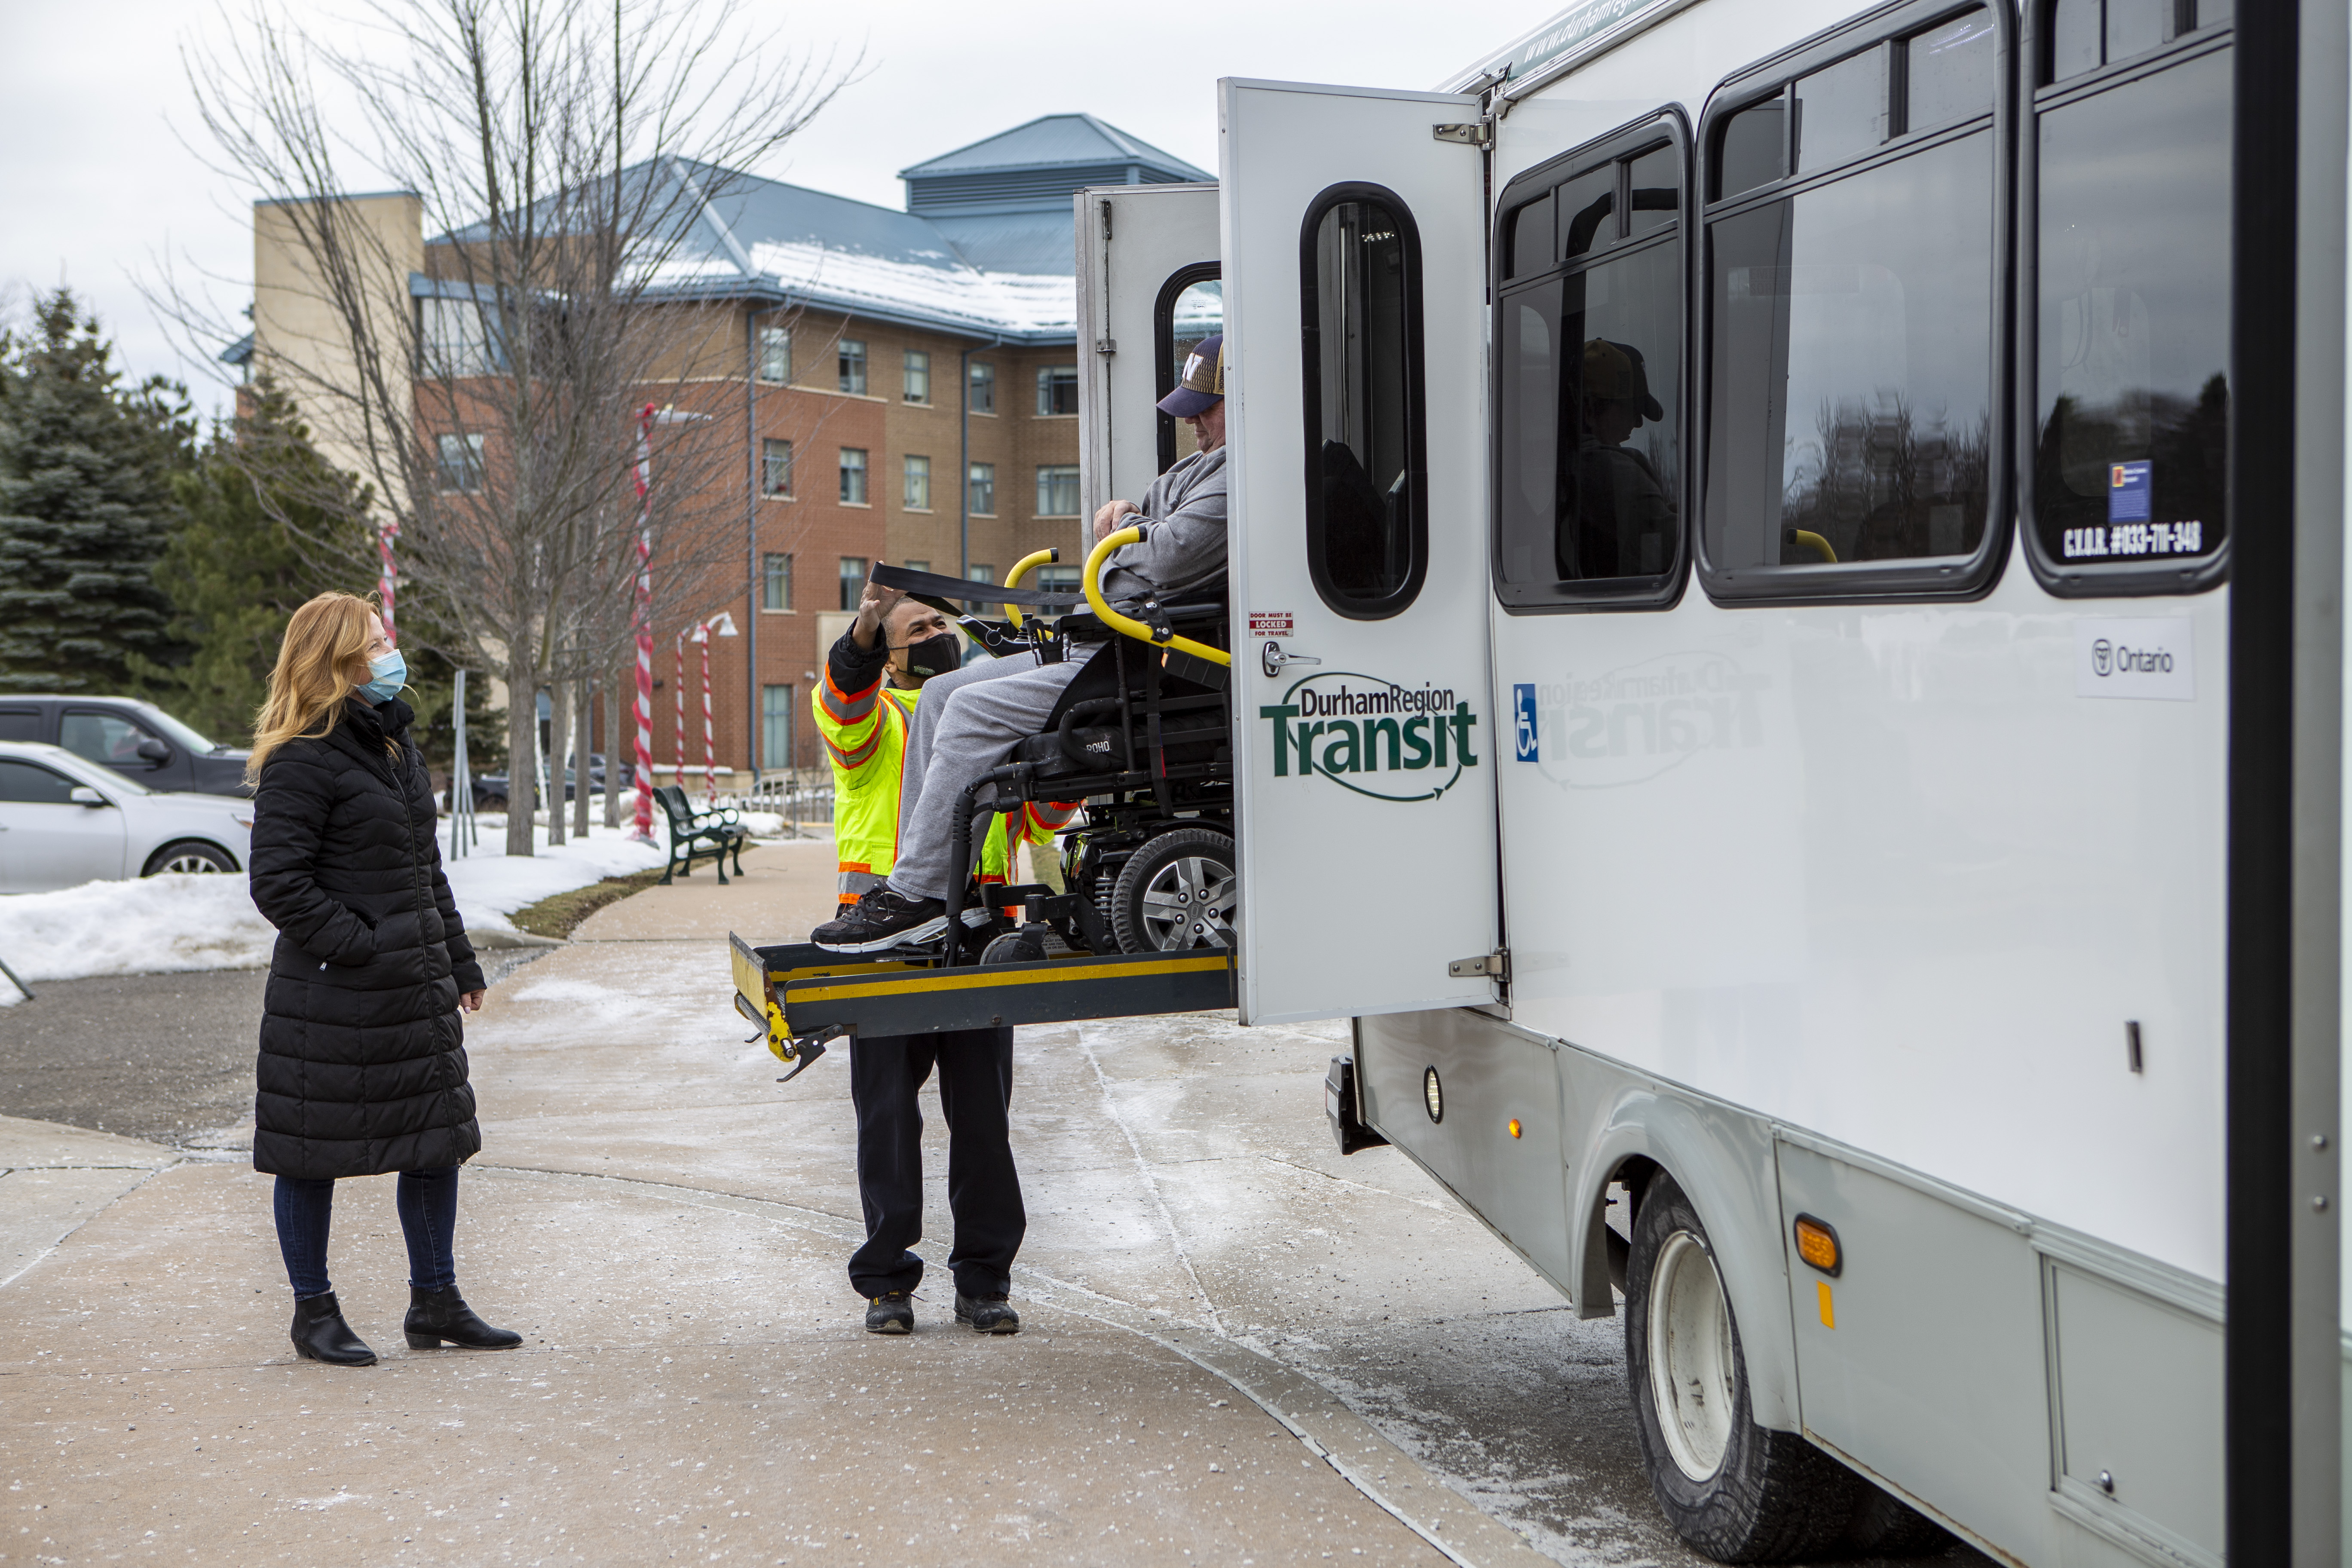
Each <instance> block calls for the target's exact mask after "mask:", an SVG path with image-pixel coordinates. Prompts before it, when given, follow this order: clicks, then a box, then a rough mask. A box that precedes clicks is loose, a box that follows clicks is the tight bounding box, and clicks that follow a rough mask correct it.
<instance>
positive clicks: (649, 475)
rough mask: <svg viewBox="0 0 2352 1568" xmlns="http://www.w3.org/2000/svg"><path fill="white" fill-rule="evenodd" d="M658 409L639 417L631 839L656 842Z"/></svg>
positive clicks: (636, 471) (636, 476) (651, 408)
mask: <svg viewBox="0 0 2352 1568" xmlns="http://www.w3.org/2000/svg"><path fill="white" fill-rule="evenodd" d="M653 428H654V405H652V404H650V403H648V404H646V408H645V412H644V413H643V414H641V415H639V416H638V417H637V461H636V467H635V472H634V473H633V475H632V477H633V478H634V479H635V480H636V483H637V506H638V521H637V768H636V773H637V777H636V785H637V822H636V831H635V833H633V834H631V835H630V837H633V838H635V839H637V840H639V841H640V842H643V843H648V844H650V843H651V842H653V837H654V795H653V789H654V569H653V554H654V502H653V484H652V479H653Z"/></svg>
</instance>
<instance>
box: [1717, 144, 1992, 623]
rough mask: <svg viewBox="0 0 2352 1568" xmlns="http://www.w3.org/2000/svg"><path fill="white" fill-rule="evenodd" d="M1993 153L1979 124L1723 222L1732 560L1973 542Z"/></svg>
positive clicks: (1876, 555)
mask: <svg viewBox="0 0 2352 1568" xmlns="http://www.w3.org/2000/svg"><path fill="white" fill-rule="evenodd" d="M1992 149H1993V138H1992V137H1991V135H1990V133H1989V132H1976V133H1974V134H1971V135H1969V136H1967V137H1965V138H1962V139H1960V140H1958V141H1954V142H1945V143H1943V144H1942V145H1940V146H1935V147H1931V148H1928V149H1927V150H1926V151H1924V152H1920V153H1914V154H1913V155H1911V156H1909V157H1906V158H1902V159H1898V160H1896V161H1895V162H1893V163H1880V164H1877V165H1875V166H1874V167H1870V168H1867V169H1864V171H1862V172H1861V173H1858V174H1852V175H1849V176H1847V177H1846V178H1844V179H1842V180H1837V181H1834V182H1832V183H1830V184H1822V185H1816V186H1814V187H1813V188H1811V189H1810V190H1807V191H1804V192H1801V194H1799V195H1794V196H1791V197H1786V198H1783V199H1781V200H1780V201H1776V202H1771V203H1769V204H1767V205H1762V206H1759V207H1754V208H1751V209H1749V210H1748V211H1747V212H1744V213H1741V214H1739V215H1738V216H1733V217H1728V218H1725V219H1721V220H1719V221H1717V222H1716V223H1715V224H1714V225H1713V226H1712V234H1713V240H1714V245H1713V252H1714V257H1713V265H1712V268H1711V271H1712V277H1711V279H1709V291H1710V303H1711V307H1712V315H1711V326H1710V331H1711V334H1712V340H1711V346H1710V355H1711V363H1710V377H1709V382H1710V392H1709V403H1708V411H1709V413H1708V442H1707V468H1706V520H1705V521H1706V546H1707V555H1708V560H1709V563H1710V564H1711V565H1712V566H1713V567H1714V568H1715V569H1716V570H1717V571H1730V572H1750V571H1753V570H1755V569H1757V568H1780V567H1786V568H1792V569H1796V570H1799V571H1812V570H1814V569H1817V568H1820V567H1824V566H1831V565H1845V564H1852V563H1872V562H1905V561H1917V560H1922V559H1926V558H1931V557H1937V556H1943V557H1952V556H1966V555H1969V554H1970V553H1972V552H1974V551H1975V550H1976V548H1977V546H1978V544H1979V542H1980V541H1981V540H1982V538H1983V536H1984V529H1985V523H1986V517H1987V508H1988V501H1989V495H1988V482H1989V458H1990V442H1991V433H1992V424H1991V416H1992V401H1993V400H1992V378H1991V368H1990V366H1991V350H1992V344H1993V321H1994V300H1993V271H1992V243H1991V240H1992V226H1993V195H1992V185H1993V156H1992ZM1790 587H1791V588H1792V589H1793V588H1795V584H1790ZM1798 591H1801V590H1798Z"/></svg>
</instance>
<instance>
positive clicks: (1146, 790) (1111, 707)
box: [874, 531, 1240, 967]
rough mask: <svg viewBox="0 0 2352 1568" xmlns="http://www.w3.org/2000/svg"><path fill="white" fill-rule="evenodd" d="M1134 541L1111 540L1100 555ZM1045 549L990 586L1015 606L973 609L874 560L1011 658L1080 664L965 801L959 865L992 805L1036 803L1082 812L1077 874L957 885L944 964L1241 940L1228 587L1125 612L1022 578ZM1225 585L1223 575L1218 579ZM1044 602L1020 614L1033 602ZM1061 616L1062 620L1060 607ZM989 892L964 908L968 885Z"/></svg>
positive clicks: (961, 588) (917, 575) (1074, 864)
mask: <svg viewBox="0 0 2352 1568" xmlns="http://www.w3.org/2000/svg"><path fill="white" fill-rule="evenodd" d="M1123 537H1132V531H1122V532H1121V533H1115V534H1113V535H1112V536H1111V537H1110V538H1109V539H1108V540H1106V541H1104V542H1103V543H1102V545H1100V546H1098V547H1097V550H1096V552H1095V556H1094V560H1092V561H1090V562H1089V563H1088V572H1089V574H1091V573H1092V572H1093V571H1094V570H1095V569H1096V567H1097V564H1098V563H1099V562H1100V560H1101V559H1102V557H1103V556H1104V555H1105V554H1106V553H1107V552H1108V550H1109V549H1111V548H1114V547H1115V546H1116V545H1117V544H1118V543H1119V542H1122V540H1123ZM1058 559H1059V552H1055V551H1040V552H1037V553H1036V554H1034V555H1032V556H1029V557H1027V558H1026V559H1024V561H1022V562H1021V563H1019V564H1018V565H1016V566H1014V567H1013V571H1012V572H1011V573H1010V574H1008V575H1007V577H1006V579H1005V585H1004V587H1003V588H1002V589H999V590H996V591H994V592H993V593H992V595H991V600H992V602H998V601H1001V602H1002V603H1003V606H1004V611H1005V615H1004V618H1003V619H1001V620H1000V619H992V618H989V617H985V616H980V615H977V614H973V613H971V612H968V611H966V610H964V609H963V608H962V607H961V605H959V604H958V603H957V602H956V599H955V598H952V597H950V595H958V596H961V595H967V594H969V593H971V584H968V583H962V582H960V581H959V580H958V579H955V578H951V577H943V576H934V575H933V574H929V573H921V572H909V571H906V570H903V569H901V568H898V567H893V566H887V565H885V566H877V567H876V568H875V569H874V580H875V581H876V582H877V583H879V584H882V585H883V586H885V587H891V588H898V589H901V590H902V591H905V592H907V593H908V594H909V595H911V596H913V597H915V598H917V599H919V600H921V601H922V602H923V603H925V604H927V605H931V606H932V607H933V608H935V609H939V610H940V611H942V612H943V613H945V614H947V615H949V616H951V617H952V618H953V619H955V620H956V621H957V623H958V624H959V625H961V626H962V627H963V629H964V630H965V632H966V633H967V634H968V635H970V636H971V637H972V638H973V640H974V641H976V642H978V643H980V644H981V645H982V647H985V648H986V649H987V650H988V651H989V652H991V653H992V654H995V655H997V656H998V657H1000V658H1001V657H1004V656H1006V655H1009V654H1014V653H1022V652H1034V653H1035V654H1037V655H1038V656H1039V658H1043V659H1045V660H1046V661H1047V662H1053V661H1055V660H1066V659H1068V660H1076V659H1082V660H1084V661H1085V664H1086V668H1084V669H1083V670H1081V671H1080V672H1079V674H1078V675H1077V677H1076V679H1074V680H1072V681H1071V683H1070V685H1069V687H1068V688H1067V689H1066V690H1065V691H1064V692H1063V694H1062V698H1061V700H1060V702H1059V703H1058V704H1057V705H1056V706H1055V710H1054V712H1053V714H1052V715H1051V717H1050V718H1049V719H1048V721H1047V724H1048V726H1049V727H1048V728H1047V729H1045V731H1042V732H1040V733H1038V734H1035V735H1032V736H1030V737H1028V738H1027V739H1025V740H1024V741H1022V742H1019V743H1018V744H1016V745H1015V746H1014V747H1013V752H1012V754H1011V756H1010V758H1009V759H1008V760H1007V761H1006V762H1005V763H1004V764H1003V766H1000V767H998V768H996V769H995V770H993V771H992V772H991V773H986V774H983V775H982V777H981V778H979V779H977V780H975V781H974V782H973V784H972V786H971V788H970V789H969V790H967V791H966V792H965V795H964V799H963V801H962V802H961V809H960V810H959V811H958V812H957V814H956V818H955V820H956V837H955V844H956V849H957V851H958V852H959V856H960V862H961V863H962V864H970V863H971V858H972V857H971V844H972V838H973V836H974V835H975V834H980V833H984V832H985V830H986V826H987V822H988V818H989V816H990V815H991V814H992V813H995V814H1019V813H1022V812H1023V811H1024V808H1025V807H1027V806H1029V805H1033V804H1034V805H1069V804H1071V803H1074V802H1082V803H1083V805H1084V811H1083V812H1082V813H1081V814H1080V815H1078V816H1076V817H1074V818H1073V819H1072V821H1071V823H1070V825H1069V826H1066V827H1065V828H1063V829H1062V830H1061V832H1060V834H1059V836H1058V837H1059V839H1060V844H1061V853H1060V857H1059V858H1060V863H1061V868H1062V872H1063V877H1064V880H1065V883H1066V887H1065V888H1064V889H1054V888H1051V887H1048V886H1045V885H1044V884H1042V883H1038V884H1029V885H1024V886H1017V887H1007V888H1001V889H999V888H983V889H980V891H979V892H978V894H976V895H974V894H972V893H971V891H970V889H963V888H959V889H955V890H954V891H953V892H952V893H951V894H950V899H949V907H948V925H947V936H946V937H945V938H944V939H943V941H942V942H941V944H940V946H941V951H940V952H939V953H938V954H937V955H936V956H935V957H934V958H933V962H934V963H938V964H940V965H942V966H946V967H954V966H957V965H959V964H969V963H979V964H985V965H994V964H1005V963H1037V962H1040V961H1043V960H1045V959H1047V958H1049V957H1056V956H1061V955H1064V954H1066V953H1070V952H1080V953H1092V954H1106V955H1107V954H1113V953H1145V952H1181V951H1184V950H1188V949H1193V948H1231V947H1233V946H1234V920H1235V918H1236V915H1237V912H1238V910H1237V904H1238V900H1239V898H1240V881H1239V879H1238V878H1236V877H1235V875H1234V870H1235V868H1236V866H1237V865H1238V856H1237V855H1236V853H1235V849H1234V842H1235V824H1234V753H1233V715H1232V704H1231V700H1230V694H1229V682H1228V674H1229V669H1228V665H1227V664H1226V663H1225V662H1224V659H1225V658H1227V657H1229V656H1228V655H1227V654H1226V650H1225V647H1224V644H1225V642H1226V640H1227V631H1226V626H1227V617H1226V607H1225V603H1224V600H1223V596H1222V594H1221V592H1219V591H1218V589H1211V590H1209V591H1207V592H1206V593H1205V594H1196V595H1188V596H1187V597H1186V598H1184V599H1182V600H1181V601H1171V602H1169V603H1165V604H1161V603H1149V602H1148V603H1145V604H1143V605H1140V606H1130V607H1131V608H1133V609H1135V612H1136V613H1135V614H1134V615H1133V616H1128V615H1125V614H1121V613H1119V612H1117V611H1113V610H1111V609H1110V607H1109V606H1108V605H1102V604H1101V603H1100V601H1099V600H1098V599H1097V600H1096V601H1095V607H1094V608H1093V609H1091V610H1085V609H1080V608H1079V607H1078V605H1079V602H1080V597H1081V595H1079V594H1078V593H1077V592H1075V591H1071V592H1058V593H1057V592H1053V591H1048V590H1037V589H1024V588H1023V587H1022V586H1021V582H1022V579H1023V578H1024V577H1025V576H1026V575H1027V574H1029V573H1030V572H1031V571H1032V570H1033V569H1034V568H1035V567H1037V566H1041V565H1044V564H1046V563H1051V562H1054V561H1056V560H1058ZM1220 587H1221V585H1220ZM1024 607H1025V608H1026V609H1028V610H1030V611H1031V612H1033V613H1032V614H1029V615H1026V616H1024V614H1023V613H1022V612H1023V610H1024ZM1049 616H1050V617H1051V618H1050V619H1049V618H1048V617H1049ZM971 897H977V898H980V899H982V900H985V903H984V907H982V908H977V909H975V908H968V907H966V901H967V899H968V898H971Z"/></svg>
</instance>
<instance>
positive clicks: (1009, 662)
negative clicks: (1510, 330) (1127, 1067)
mask: <svg viewBox="0 0 2352 1568" xmlns="http://www.w3.org/2000/svg"><path fill="white" fill-rule="evenodd" d="M1223 350H1224V342H1223V337H1222V335H1221V336H1218V337H1213V338H1209V339H1207V340H1204V341H1203V342H1202V344H1201V345H1200V347H1199V348H1198V349H1197V350H1196V351H1194V353H1192V355H1191V356H1190V357H1189V358H1188V359H1187V360H1186V361H1185V364H1184V376H1183V379H1182V381H1181V384H1179V385H1178V386H1177V388H1176V390H1175V391H1173V392H1171V393H1170V394H1169V395H1167V396H1166V397H1165V398H1162V399H1161V400H1160V405H1159V406H1160V409H1161V410H1162V411H1163V412H1165V413H1168V414H1171V415H1173V416H1176V417H1177V418H1180V419H1182V420H1184V421H1185V422H1186V423H1188V424H1190V425H1191V426H1192V433H1193V436H1194V437H1195V439H1196V440H1197V441H1198V442H1199V444H1200V450H1199V451H1198V452H1197V453H1195V454H1194V455H1193V456H1192V457H1190V458H1185V459H1184V460H1183V461H1182V462H1180V463H1178V464H1177V465H1176V466H1175V467H1174V468H1171V469H1169V470H1168V472H1166V473H1165V474H1162V475H1161V476H1160V478H1159V479H1157V480H1155V481H1153V483H1152V486H1151V489H1150V491H1149V492H1147V494H1146V495H1145V497H1144V500H1143V504H1142V505H1141V506H1136V505H1135V504H1133V503H1132V502H1129V501H1124V500H1117V501H1112V502H1110V503H1109V504H1108V505H1107V506H1105V507H1104V508H1103V509H1102V510H1100V511H1099V512H1097V514H1096V516H1095V537H1096V538H1097V540H1101V539H1104V538H1107V537H1108V536H1109V534H1110V533H1112V532H1113V531H1116V530H1118V529H1120V528H1124V527H1140V528H1141V529H1142V531H1143V537H1142V538H1141V539H1139V540H1137V541H1135V542H1132V543H1130V544H1127V545H1123V546H1121V547H1120V548H1119V549H1118V551H1116V552H1113V553H1112V555H1111V556H1110V558H1109V559H1108V561H1107V562H1106V563H1104V566H1103V574H1102V582H1101V588H1102V593H1103V596H1104V598H1105V599H1106V600H1108V602H1109V603H1110V604H1111V605H1114V606H1119V607H1121V608H1122V609H1125V608H1126V607H1128V606H1135V605H1143V604H1146V603H1157V602H1160V601H1164V600H1166V599H1168V598H1170V597H1171V596H1172V595H1179V594H1183V593H1188V592H1190V593H1199V592H1201V591H1203V590H1208V591H1213V590H1215V589H1216V588H1217V587H1218V586H1219V585H1221V584H1222V583H1223V578H1224V573H1225V405H1224V384H1225V361H1224V352H1223ZM1111 647H1112V644H1110V643H1108V642H1106V643H1103V644H1101V645H1100V646H1098V647H1095V648H1093V649H1091V650H1087V649H1081V650H1080V651H1079V653H1078V654H1077V655H1076V657H1072V658H1066V659H1062V660H1060V661H1057V662H1054V663H1046V662H1044V661H1042V660H1041V658H1039V656H1038V655H1036V654H1034V653H1026V652H1024V653H1016V654H1013V655H1010V656H1008V657H1006V658H997V659H984V660H982V661H980V662H978V663H976V664H971V665H967V666H965V667H964V668H961V669H959V670H955V671H952V672H950V673H949V674H946V675H940V676H935V677H933V678H932V679H931V680H930V682H929V686H928V687H927V688H926V689H925V691H924V695H923V700H922V702H921V704H920V705H919V706H918V707H917V708H916V710H915V711H914V715H913V722H912V725H911V727H910V729H909V731H908V737H907V747H906V752H905V762H904V773H903V777H902V782H901V785H900V792H899V806H898V861H897V863H896V865H895V866H894V867H893V868H892V870H891V872H890V875H889V878H888V879H887V880H886V881H884V882H883V883H882V884H880V885H879V886H877V887H875V888H873V889H869V890H868V891H867V892H866V894H865V895H864V896H863V897H861V898H860V899H859V900H858V901H857V902H856V904H855V905H854V906H852V907H851V908H849V909H847V910H844V911H842V913H841V916H840V918H838V919H836V920H833V921H827V922H826V923H825V924H824V925H821V926H819V927H817V929H816V931H814V933H813V934H812V936H811V938H810V940H811V941H812V942H814V943H815V944H816V945H817V946H818V947H821V948H824V949H825V950H826V951H827V952H842V953H861V952H885V951H887V950H889V949H891V948H896V947H905V946H912V945H916V944H919V943H923V942H929V941H931V940H933V939H934V938H938V937H941V936H943V935H944V934H945V933H946V930H947V905H948V900H949V899H950V896H951V894H953V895H955V896H958V897H959V898H960V889H961V887H962V885H963V883H964V881H965V879H967V878H969V877H970V875H971V866H970V865H969V864H965V865H961V866H958V865H954V864H952V863H951V862H952V860H953V859H954V857H955V847H956V845H957V844H958V843H959V842H962V843H966V844H967V845H968V843H969V840H970V837H971V835H970V834H969V832H968V831H967V832H965V833H959V832H958V831H957V830H958V827H959V826H960V825H959V824H958V823H957V821H956V815H957V805H958V803H959V802H960V801H961V800H964V799H966V798H968V794H967V792H968V791H969V790H970V788H971V786H972V785H973V784H974V783H975V782H976V781H978V780H980V779H982V778H983V777H984V776H986V775H987V774H988V773H991V772H992V770H994V769H996V768H998V767H1000V766H1001V765H1002V764H1003V763H1004V762H1005V759H1006V758H1007V757H1008V756H1010V755H1011V754H1012V752H1013V749H1014V748H1015V747H1016V746H1018V745H1019V744H1020V743H1021V742H1022V741H1024V740H1025V739H1027V738H1028V737H1030V736H1033V735H1035V734H1037V733H1038V732H1039V731H1041V730H1043V729H1044V728H1045V725H1046V723H1047V721H1048V720H1050V719H1051V718H1052V717H1053V715H1054V713H1055V710H1056V708H1058V707H1060V706H1061V705H1062V702H1063V699H1064V697H1065V696H1066V694H1067V693H1068V689H1069V688H1070V686H1071V684H1072V683H1073V682H1074V681H1076V679H1078V677H1079V675H1080V674H1081V672H1083V671H1084V670H1086V669H1087V668H1088V666H1089V665H1090V664H1092V663H1093V662H1095V661H1096V659H1097V658H1107V657H1110V649H1111ZM967 858H968V857H967Z"/></svg>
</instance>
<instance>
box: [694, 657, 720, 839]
mask: <svg viewBox="0 0 2352 1568" xmlns="http://www.w3.org/2000/svg"><path fill="white" fill-rule="evenodd" d="M694 640H695V641H697V642H698V643H700V644H701V645H702V798H703V804H704V805H718V804H719V745H718V742H716V741H714V740H713V739H712V738H711V730H710V627H709V624H708V623H706V624H704V625H702V626H697V627H695V628H694Z"/></svg>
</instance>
